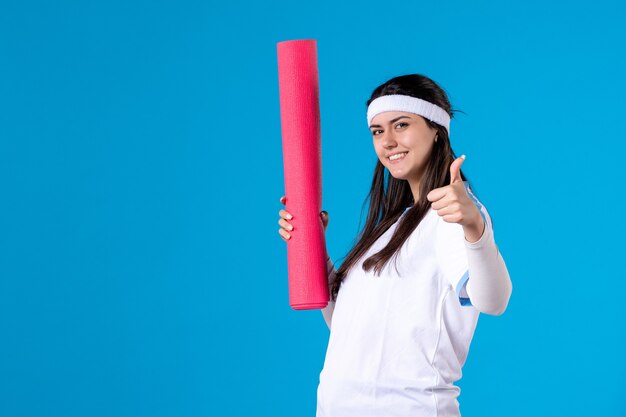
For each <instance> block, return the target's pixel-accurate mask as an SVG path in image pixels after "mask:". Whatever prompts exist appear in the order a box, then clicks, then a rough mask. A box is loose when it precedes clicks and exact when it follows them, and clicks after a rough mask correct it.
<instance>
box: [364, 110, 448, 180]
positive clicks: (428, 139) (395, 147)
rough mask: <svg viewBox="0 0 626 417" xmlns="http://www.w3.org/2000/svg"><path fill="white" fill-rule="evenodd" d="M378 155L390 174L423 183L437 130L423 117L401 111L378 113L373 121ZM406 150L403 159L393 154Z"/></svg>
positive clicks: (372, 130) (373, 137) (374, 140)
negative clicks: (422, 178) (391, 158)
mask: <svg viewBox="0 0 626 417" xmlns="http://www.w3.org/2000/svg"><path fill="white" fill-rule="evenodd" d="M370 131H371V132H372V139H373V142H374V149H375V150H376V155H378V159H379V160H380V161H381V162H382V164H383V165H384V166H385V167H386V168H387V169H389V173H390V174H391V175H393V176H394V177H395V178H397V179H404V180H412V181H411V182H419V180H420V179H421V177H422V173H423V172H424V168H425V167H426V162H427V161H428V158H429V157H430V152H431V150H432V148H433V143H434V142H435V136H436V134H437V129H434V128H432V127H430V126H428V125H427V124H426V121H425V120H424V118H422V116H419V115H417V114H414V113H407V112H401V111H389V112H383V113H379V114H377V115H376V116H375V117H374V118H373V119H372V122H371V124H370ZM401 152H403V153H406V154H405V155H404V156H403V157H401V158H400V159H396V160H395V161H394V160H390V159H389V156H391V155H393V154H397V153H401Z"/></svg>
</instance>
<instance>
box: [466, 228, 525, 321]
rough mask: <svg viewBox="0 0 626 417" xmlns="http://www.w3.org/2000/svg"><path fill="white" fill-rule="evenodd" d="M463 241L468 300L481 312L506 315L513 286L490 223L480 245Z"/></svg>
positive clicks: (479, 241) (477, 242) (479, 242)
mask: <svg viewBox="0 0 626 417" xmlns="http://www.w3.org/2000/svg"><path fill="white" fill-rule="evenodd" d="M464 241H465V248H466V252H467V262H468V269H469V277H470V279H469V280H468V282H467V285H466V291H467V295H468V297H469V299H470V300H472V304H473V305H474V306H475V307H476V308H477V309H478V310H479V311H481V312H484V313H487V314H491V315H500V314H502V313H504V311H505V310H506V307H507V305H508V303H509V299H510V297H511V292H512V291H513V284H512V283H511V278H510V277H509V271H508V269H507V267H506V264H505V263H504V259H503V258H502V254H501V253H500V250H499V249H498V246H497V245H496V242H495V238H494V233H493V226H492V224H491V222H490V221H487V222H485V231H484V232H483V235H482V236H481V237H480V239H478V241H476V242H473V243H471V242H469V241H467V240H466V239H464Z"/></svg>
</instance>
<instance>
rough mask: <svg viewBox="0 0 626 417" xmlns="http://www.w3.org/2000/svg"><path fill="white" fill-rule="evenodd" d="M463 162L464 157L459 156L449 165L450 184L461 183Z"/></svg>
mask: <svg viewBox="0 0 626 417" xmlns="http://www.w3.org/2000/svg"><path fill="white" fill-rule="evenodd" d="M463 161H465V155H461V156H460V157H458V158H456V159H455V160H454V162H452V164H450V184H454V183H455V182H461V181H463V179H462V178H461V165H462V164H463Z"/></svg>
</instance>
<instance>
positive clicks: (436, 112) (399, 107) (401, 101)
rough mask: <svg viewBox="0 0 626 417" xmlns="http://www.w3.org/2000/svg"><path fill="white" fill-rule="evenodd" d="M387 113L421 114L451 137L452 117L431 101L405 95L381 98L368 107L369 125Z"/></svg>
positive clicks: (391, 95)
mask: <svg viewBox="0 0 626 417" xmlns="http://www.w3.org/2000/svg"><path fill="white" fill-rule="evenodd" d="M386 111H405V112H409V113H415V114H419V115H420V116H423V117H425V118H426V119H428V120H430V121H431V122H435V123H438V124H440V125H441V126H443V127H445V128H446V130H447V131H448V136H450V115H449V114H448V112H446V111H445V110H444V109H442V108H441V107H439V106H437V105H436V104H433V103H431V102H429V101H426V100H422V99H421V98H417V97H413V96H405V95H403V94H390V95H387V96H380V97H378V98H376V99H375V100H373V101H372V102H371V103H370V105H369V106H368V107H367V125H368V126H369V125H370V124H371V123H372V119H373V118H374V116H376V115H377V114H379V113H382V112H386Z"/></svg>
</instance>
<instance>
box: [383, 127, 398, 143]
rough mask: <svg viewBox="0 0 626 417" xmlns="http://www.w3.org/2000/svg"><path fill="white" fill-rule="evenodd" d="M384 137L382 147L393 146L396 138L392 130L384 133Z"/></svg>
mask: <svg viewBox="0 0 626 417" xmlns="http://www.w3.org/2000/svg"><path fill="white" fill-rule="evenodd" d="M384 135H385V136H384V137H383V145H384V146H391V145H395V144H396V136H395V133H394V132H393V130H390V131H388V132H385V133H384Z"/></svg>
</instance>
